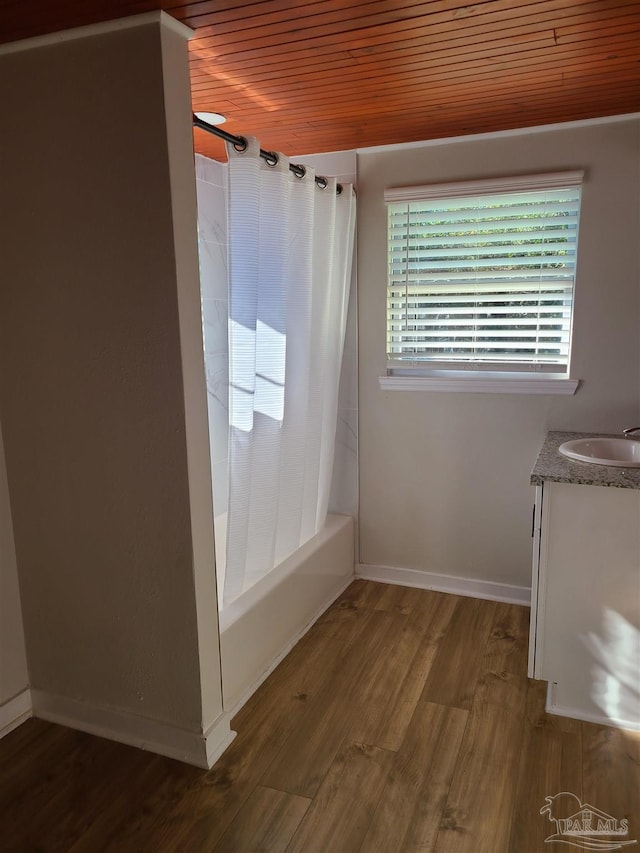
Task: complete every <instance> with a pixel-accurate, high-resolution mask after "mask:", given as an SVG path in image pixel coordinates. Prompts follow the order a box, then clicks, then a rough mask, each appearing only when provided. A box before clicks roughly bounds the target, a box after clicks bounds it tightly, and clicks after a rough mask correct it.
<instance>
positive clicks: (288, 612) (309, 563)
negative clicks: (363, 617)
mask: <svg viewBox="0 0 640 853" xmlns="http://www.w3.org/2000/svg"><path fill="white" fill-rule="evenodd" d="M220 521H222V523H223V524H224V527H223V526H222V524H219V525H218V526H219V532H218V535H217V536H216V554H217V555H220V556H222V554H224V548H223V531H224V530H225V529H226V524H225V523H224V522H225V521H226V519H221V520H220ZM225 535H226V534H225ZM216 562H217V563H218V562H220V568H222V567H223V562H222V560H220V559H219V557H218V556H217V558H216ZM217 571H218V569H217ZM218 573H219V574H222V572H221V571H219V572H218ZM353 576H354V532H353V519H352V518H350V517H349V516H345V515H329V516H327V522H326V524H325V526H324V528H323V529H322V530H321V531H320V532H319V533H317V534H316V535H315V536H314V537H313V539H310V540H309V542H307V543H306V544H305V545H303V546H302V547H301V548H299V549H298V550H297V551H296V552H295V554H292V555H291V556H290V557H288V558H287V559H286V560H285V561H284V562H282V563H281V564H280V565H279V566H276V568H275V569H274V570H273V571H272V572H270V573H269V574H268V575H266V576H265V577H264V578H261V579H260V580H259V581H258V582H257V583H256V584H254V586H252V587H251V588H250V589H248V590H246V591H245V592H243V593H242V595H240V596H239V597H238V598H236V600H235V601H233V602H232V603H231V604H230V605H228V606H227V607H225V608H223V609H222V611H221V612H220V614H219V622H220V655H221V658H222V694H223V703H224V710H225V712H227V713H229V714H231V715H233V714H234V713H235V712H236V711H237V710H239V708H240V707H242V705H243V704H244V703H245V702H246V701H247V699H248V698H249V697H250V696H251V694H252V693H253V692H254V691H255V690H256V689H257V687H258V686H259V685H260V684H261V683H262V681H263V680H264V679H265V678H266V677H267V675H268V674H269V673H270V672H271V671H272V670H273V669H274V668H275V666H276V665H277V664H278V663H279V661H280V660H282V658H283V657H284V656H285V655H286V654H287V652H288V651H289V650H290V649H291V648H292V647H293V646H294V645H295V643H296V642H297V641H298V639H299V638H300V637H301V636H302V635H303V634H304V633H305V632H306V631H307V630H308V628H309V627H310V626H311V625H312V624H313V623H314V622H315V620H316V619H317V618H318V616H320V614H321V613H322V612H323V611H324V610H326V608H327V607H328V606H329V605H330V604H331V602H332V601H334V600H335V599H336V598H337V597H338V595H340V593H341V592H342V591H343V590H344V589H345V588H346V587H347V586H348V585H349V583H350V582H351V580H352V579H353ZM218 585H219V589H220V587H221V579H220V577H218Z"/></svg>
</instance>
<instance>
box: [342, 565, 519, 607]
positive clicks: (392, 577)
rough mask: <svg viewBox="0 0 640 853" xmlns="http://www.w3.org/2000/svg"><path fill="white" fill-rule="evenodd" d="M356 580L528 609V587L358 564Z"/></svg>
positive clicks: (415, 570) (414, 570)
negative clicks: (523, 606) (360, 579)
mask: <svg viewBox="0 0 640 853" xmlns="http://www.w3.org/2000/svg"><path fill="white" fill-rule="evenodd" d="M356 577H358V578H364V579H365V580H370V581H378V582H379V583H390V584H396V585H397V586H410V587H415V588H416V589H432V590H435V591H437V592H451V593H454V594H455V595H466V596H469V597H471V598H486V599H489V600H490V601H504V602H506V603H508V604H524V605H526V606H527V607H529V606H530V605H531V589H530V588H529V587H528V586H511V584H506V583H494V582H493V581H483V580H477V579H471V578H460V577H454V576H453V575H437V574H434V573H433V572H421V571H418V570H417V569H398V568H394V567H393V566H371V565H368V564H366V563H359V564H358V565H357V566H356Z"/></svg>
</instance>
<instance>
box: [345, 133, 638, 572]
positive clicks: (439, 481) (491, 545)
mask: <svg viewBox="0 0 640 853" xmlns="http://www.w3.org/2000/svg"><path fill="white" fill-rule="evenodd" d="M573 168H584V169H585V171H586V177H585V183H584V195H583V206H582V219H581V224H580V236H579V259H578V272H577V284H576V302H575V321H574V342H573V362H572V375H573V376H574V377H575V378H579V379H581V380H582V387H581V388H580V389H579V390H578V393H577V395H576V396H575V397H548V396H524V395H489V394H486V395H485V394H469V393H440V392H404V391H402V392H401V391H398V392H396V391H393V392H391V391H381V390H380V388H379V386H378V377H379V376H382V375H384V373H385V366H386V365H385V286H386V278H385V275H386V249H385V239H386V215H385V206H384V203H383V190H384V188H385V187H388V186H402V185H411V184H420V183H429V182H440V181H455V180H464V179H472V178H484V177H491V176H499V175H512V174H527V173H534V172H544V171H557V170H565V169H573ZM358 189H359V208H358V216H359V227H358V247H359V248H358V278H359V296H358V298H359V328H360V349H359V365H360V369H359V391H360V436H359V437H360V507H361V510H360V525H361V528H360V529H361V541H360V548H361V557H360V558H361V561H362V562H363V563H368V564H373V565H386V566H395V567H401V568H412V569H419V570H424V571H429V572H436V573H444V574H449V575H456V576H460V577H468V578H479V579H483V580H488V581H494V582H498V583H508V584H516V585H522V586H529V585H530V560H531V554H530V552H531V539H530V532H531V508H532V504H533V490H532V488H531V487H530V486H529V473H530V470H531V468H532V466H533V463H534V460H535V458H536V454H537V451H538V449H539V446H540V445H541V443H542V440H543V438H544V435H545V432H546V430H548V429H570V430H578V431H580V430H584V431H591V430H593V431H611V432H618V431H620V430H621V429H622V428H623V427H625V426H628V425H629V424H635V423H636V422H638V421H640V332H639V328H640V323H639V319H640V282H639V260H638V258H639V255H638V251H639V244H640V239H639V238H640V216H639V204H638V199H639V197H640V122H638V120H633V121H621V122H616V123H611V124H599V125H591V126H588V127H580V128H579V127H574V128H559V129H555V130H552V131H545V132H532V133H525V134H522V135H511V136H502V137H499V138H493V139H491V138H485V139H474V140H466V141H465V140H460V141H455V142H450V143H443V144H436V145H429V146H424V147H420V148H406V149H405V150H403V151H384V152H375V151H371V152H366V151H365V152H361V153H360V154H359V157H358Z"/></svg>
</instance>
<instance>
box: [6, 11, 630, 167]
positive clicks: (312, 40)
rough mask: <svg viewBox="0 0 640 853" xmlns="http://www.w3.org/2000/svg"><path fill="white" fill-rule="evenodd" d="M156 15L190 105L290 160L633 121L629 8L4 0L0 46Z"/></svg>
mask: <svg viewBox="0 0 640 853" xmlns="http://www.w3.org/2000/svg"><path fill="white" fill-rule="evenodd" d="M157 8H163V9H164V10H165V11H166V12H168V14H170V15H173V16H174V17H175V18H177V19H178V20H180V21H183V22H184V23H185V24H187V25H188V26H190V27H191V28H192V29H194V30H195V37H194V39H193V40H192V41H191V43H190V68H191V88H192V96H193V108H194V110H210V111H215V112H222V113H224V114H225V115H226V116H227V118H228V122H227V124H226V125H225V129H228V130H229V131H230V132H231V133H237V134H242V133H250V134H252V135H254V136H257V137H258V138H259V139H260V140H261V143H262V146H263V147H266V148H270V149H274V150H279V151H284V152H286V153H287V154H289V155H292V156H297V155H300V154H305V153H313V152H322V151H336V150H341V149H349V148H356V147H363V146H371V145H381V144H387V143H399V142H409V141H414V140H423V139H436V138H443V137H448V136H463V135H466V134H471V133H479V132H483V131H497V130H505V129H509V128H521V127H529V126H534V125H539V124H547V123H553V122H562V121H571V120H576V119H587V118H594V117H598V116H608V115H617V114H624V113H630V112H636V111H639V110H640V2H639V0H535V2H526V0H481V2H476V3H469V2H468V0H466V2H465V0H367V2H357V0H308V2H300V0H259V2H246V0H59V1H58V2H56V3H52V2H51V0H1V2H0V42H6V41H12V40H15V39H18V38H25V37H29V36H34V35H40V34H42V33H45V32H52V31H57V30H61V29H66V28H69V27H73V26H79V25H83V24H88V23H94V22H97V21H101V20H107V19H111V18H117V17H123V16H126V15H130V14H137V13H141V12H146V11H150V10H152V9H157ZM194 139H195V145H196V150H198V151H199V152H201V153H203V154H207V155H208V156H212V157H216V158H218V159H221V158H223V157H224V152H223V147H222V144H221V143H220V142H219V141H218V140H216V139H215V138H213V137H211V136H210V135H208V134H206V133H204V132H203V131H199V130H196V131H195V133H194Z"/></svg>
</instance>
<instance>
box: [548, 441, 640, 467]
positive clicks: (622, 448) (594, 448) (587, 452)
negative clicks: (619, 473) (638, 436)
mask: <svg viewBox="0 0 640 853" xmlns="http://www.w3.org/2000/svg"><path fill="white" fill-rule="evenodd" d="M558 450H559V451H560V453H562V455H563V456H568V457H569V459H577V460H578V461H579V462H591V464H592V465H614V466H615V467H616V468H640V441H637V440H635V439H632V438H576V439H574V440H573V441H565V443H564V444H561V445H560V447H559V448H558Z"/></svg>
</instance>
